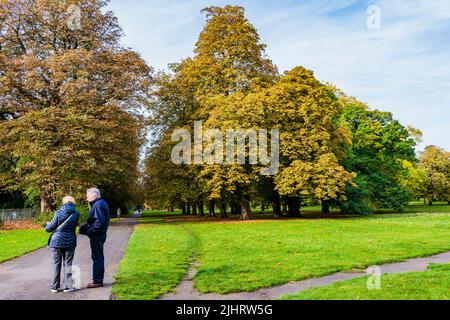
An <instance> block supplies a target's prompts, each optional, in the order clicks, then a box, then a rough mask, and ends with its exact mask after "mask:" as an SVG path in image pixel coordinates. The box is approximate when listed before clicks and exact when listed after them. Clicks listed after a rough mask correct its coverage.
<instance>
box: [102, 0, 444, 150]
mask: <svg viewBox="0 0 450 320" xmlns="http://www.w3.org/2000/svg"><path fill="white" fill-rule="evenodd" d="M226 4H237V5H241V6H243V7H245V9H246V15H247V17H248V18H249V20H250V21H251V23H252V24H253V25H254V26H255V27H256V28H257V29H258V32H259V34H260V36H261V41H262V42H263V43H266V44H267V54H268V55H269V56H270V58H271V59H272V60H273V62H274V63H275V64H276V65H277V66H278V68H279V69H280V71H285V70H288V69H291V68H293V67H295V66H298V65H302V66H304V67H306V68H308V69H311V70H313V71H314V72H315V75H316V77H317V78H318V79H319V80H321V81H323V82H331V83H334V84H335V85H336V86H338V87H339V88H341V89H343V90H344V91H345V92H346V93H347V94H349V95H352V96H355V97H357V98H359V99H360V100H362V101H364V102H366V103H368V104H369V105H370V106H371V107H372V108H377V109H381V110H386V111H391V112H392V113H393V114H394V116H395V117H396V118H397V119H399V120H400V121H401V122H402V123H403V124H405V125H413V126H414V127H416V128H419V129H421V130H422V131H423V133H424V136H423V140H424V142H423V143H422V144H421V145H420V147H419V149H421V148H423V147H424V146H426V145H429V144H434V145H438V146H441V147H443V148H446V149H447V150H450V0H433V1H431V0H378V1H377V0H374V1H356V0H340V1H331V0H329V1H325V0H310V1H308V0H304V1H300V0H298V1H295V0H278V1H268V0H262V1H261V0H258V1H256V0H254V1H203V0H194V1H174V0H126V1H125V0H111V3H110V5H109V8H110V9H111V10H112V11H114V13H115V14H116V15H117V16H118V18H119V23H120V25H121V26H122V28H123V30H124V32H125V38H124V39H123V44H124V45H125V46H127V47H131V48H133V49H134V50H136V51H138V52H139V53H140V54H141V55H142V57H143V58H145V59H146V60H147V61H148V63H149V64H150V65H152V66H153V67H154V68H156V69H165V68H166V67H167V64H168V63H171V62H178V61H179V60H181V59H182V58H185V57H187V56H192V52H193V48H194V44H195V41H196V39H197V37H198V34H199V33H200V31H201V30H202V27H203V25H204V22H205V18H204V15H203V14H201V12H200V11H201V9H202V8H204V7H207V6H210V5H221V6H223V5H226ZM371 5H375V6H376V7H375V9H377V8H379V10H380V11H379V13H380V20H371V19H370V18H371V14H372V12H373V11H370V10H369V11H370V12H369V13H368V12H367V11H368V8H369V6H371ZM368 19H369V21H380V25H379V26H380V28H375V29H374V28H368V27H367V21H368Z"/></svg>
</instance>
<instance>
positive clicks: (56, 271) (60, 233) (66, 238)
mask: <svg viewBox="0 0 450 320" xmlns="http://www.w3.org/2000/svg"><path fill="white" fill-rule="evenodd" d="M79 217H80V214H79V213H78V212H77V211H76V210H75V200H74V198H72V197H71V196H66V197H64V198H63V205H62V207H61V208H60V209H59V210H58V211H56V213H55V215H54V216H53V219H52V221H51V222H49V223H48V224H47V225H46V226H45V231H47V232H52V235H51V236H50V238H49V242H48V246H49V247H50V250H51V255H52V265H53V279H52V285H51V290H52V292H53V293H57V292H59V289H60V281H61V265H62V262H64V292H72V291H74V290H75V288H74V286H73V277H72V261H73V257H74V255H75V247H76V246H77V236H76V234H75V229H76V227H77V225H78V219H79Z"/></svg>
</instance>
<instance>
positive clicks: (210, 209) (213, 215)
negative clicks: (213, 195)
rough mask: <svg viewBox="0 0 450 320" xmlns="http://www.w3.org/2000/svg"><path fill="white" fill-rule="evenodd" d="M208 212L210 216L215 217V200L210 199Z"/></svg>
mask: <svg viewBox="0 0 450 320" xmlns="http://www.w3.org/2000/svg"><path fill="white" fill-rule="evenodd" d="M208 214H209V216H210V217H215V216H216V214H215V213H214V200H208Z"/></svg>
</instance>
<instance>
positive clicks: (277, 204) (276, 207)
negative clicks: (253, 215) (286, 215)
mask: <svg viewBox="0 0 450 320" xmlns="http://www.w3.org/2000/svg"><path fill="white" fill-rule="evenodd" d="M272 211H273V216H274V217H275V218H279V217H280V216H281V215H282V213H281V201H280V194H279V193H278V191H274V192H273V194H272Z"/></svg>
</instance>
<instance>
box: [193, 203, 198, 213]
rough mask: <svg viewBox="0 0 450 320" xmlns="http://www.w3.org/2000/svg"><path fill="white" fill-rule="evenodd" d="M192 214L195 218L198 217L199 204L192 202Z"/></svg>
mask: <svg viewBox="0 0 450 320" xmlns="http://www.w3.org/2000/svg"><path fill="white" fill-rule="evenodd" d="M192 214H193V215H194V216H196V215H197V203H196V202H192Z"/></svg>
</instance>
